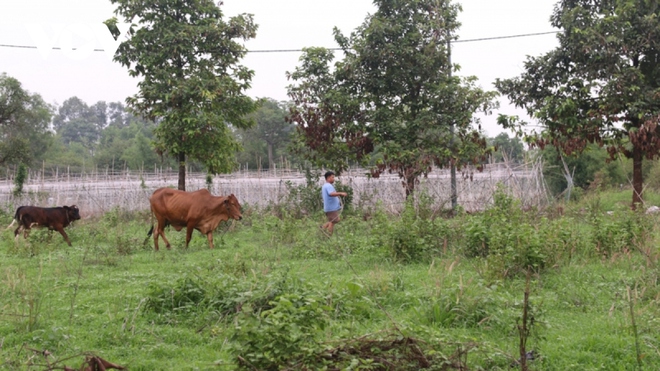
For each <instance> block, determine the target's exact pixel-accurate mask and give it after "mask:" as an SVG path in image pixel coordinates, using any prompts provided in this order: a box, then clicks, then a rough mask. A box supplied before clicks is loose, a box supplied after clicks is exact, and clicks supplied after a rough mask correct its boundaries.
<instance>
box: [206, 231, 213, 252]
mask: <svg viewBox="0 0 660 371" xmlns="http://www.w3.org/2000/svg"><path fill="white" fill-rule="evenodd" d="M206 239H207V240H209V248H211V249H213V231H211V232H209V233H207V234H206Z"/></svg>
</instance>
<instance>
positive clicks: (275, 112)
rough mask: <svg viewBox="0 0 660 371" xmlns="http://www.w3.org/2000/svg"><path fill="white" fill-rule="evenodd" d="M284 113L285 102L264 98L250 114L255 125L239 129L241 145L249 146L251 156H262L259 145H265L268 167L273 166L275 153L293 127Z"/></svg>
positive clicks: (285, 140)
mask: <svg viewBox="0 0 660 371" xmlns="http://www.w3.org/2000/svg"><path fill="white" fill-rule="evenodd" d="M286 114H287V105H286V103H283V102H278V101H276V100H274V99H270V98H265V99H263V100H262V101H261V105H260V107H259V109H258V110H257V111H256V112H254V113H252V114H251V115H250V116H251V118H252V119H253V120H254V121H255V122H256V126H254V127H252V128H250V129H246V130H241V131H240V136H241V139H242V142H243V147H244V148H248V147H250V148H251V151H250V152H252V155H253V156H262V151H261V147H265V148H264V149H265V153H264V154H265V155H266V156H265V157H266V158H267V159H268V167H269V168H270V169H272V168H273V167H274V166H275V155H276V154H277V153H278V151H280V150H282V149H283V148H284V147H286V145H287V144H288V143H289V142H290V140H291V134H292V133H293V129H294V127H293V125H292V124H290V123H288V122H287V121H286ZM264 145H265V146H264Z"/></svg>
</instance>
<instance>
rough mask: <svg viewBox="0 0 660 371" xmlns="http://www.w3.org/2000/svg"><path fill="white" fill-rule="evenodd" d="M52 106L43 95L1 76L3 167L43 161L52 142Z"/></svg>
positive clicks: (0, 147) (0, 146)
mask: <svg viewBox="0 0 660 371" xmlns="http://www.w3.org/2000/svg"><path fill="white" fill-rule="evenodd" d="M51 117H52V107H50V106H49V105H48V104H46V103H45V102H44V101H43V99H42V98H41V96H40V95H38V94H30V93H29V92H28V91H26V90H25V89H23V87H22V86H21V83H20V82H19V81H18V80H16V79H15V78H13V77H9V76H7V74H5V73H3V74H0V165H19V164H21V163H24V164H30V163H33V162H35V161H36V160H39V159H41V156H43V154H44V152H45V151H44V149H47V148H48V147H49V146H50V144H51V142H52V134H51V132H50V131H49V130H48V126H49V124H50V119H51Z"/></svg>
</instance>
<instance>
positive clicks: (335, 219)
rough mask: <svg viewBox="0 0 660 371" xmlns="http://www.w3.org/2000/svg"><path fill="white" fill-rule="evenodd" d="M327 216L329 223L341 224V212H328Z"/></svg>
mask: <svg viewBox="0 0 660 371" xmlns="http://www.w3.org/2000/svg"><path fill="white" fill-rule="evenodd" d="M325 216H326V217H327V218H328V221H329V222H331V223H339V210H336V211H328V212H326V213H325Z"/></svg>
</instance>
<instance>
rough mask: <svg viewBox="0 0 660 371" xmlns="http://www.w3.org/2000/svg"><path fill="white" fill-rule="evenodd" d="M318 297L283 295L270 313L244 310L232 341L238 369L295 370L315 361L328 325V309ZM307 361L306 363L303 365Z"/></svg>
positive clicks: (274, 301)
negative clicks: (288, 368)
mask: <svg viewBox="0 0 660 371" xmlns="http://www.w3.org/2000/svg"><path fill="white" fill-rule="evenodd" d="M323 301H324V300H323V298H322V297H316V296H314V295H303V294H284V295H281V296H279V297H277V298H276V299H275V300H273V301H272V302H271V303H270V304H271V305H272V308H271V309H268V310H266V311H263V312H261V313H259V314H255V311H254V310H252V308H249V307H245V308H244V310H243V311H242V312H241V314H240V315H239V316H238V317H237V320H236V324H235V328H234V332H233V336H232V340H234V342H235V345H234V346H233V351H234V353H235V354H236V356H237V360H238V364H239V366H240V368H241V369H246V370H255V369H256V370H280V369H281V368H282V367H283V366H287V365H288V366H290V367H294V368H296V369H305V368H304V367H303V365H304V364H306V363H307V362H311V361H312V360H314V359H315V358H316V354H317V353H319V352H320V351H321V350H322V349H323V348H322V347H321V345H320V342H319V341H318V339H319V338H320V337H321V334H322V333H323V329H324V328H325V326H326V325H327V323H328V318H329V317H328V311H329V309H330V308H329V307H327V306H325V305H324V304H323ZM306 361H307V362H306Z"/></svg>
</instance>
